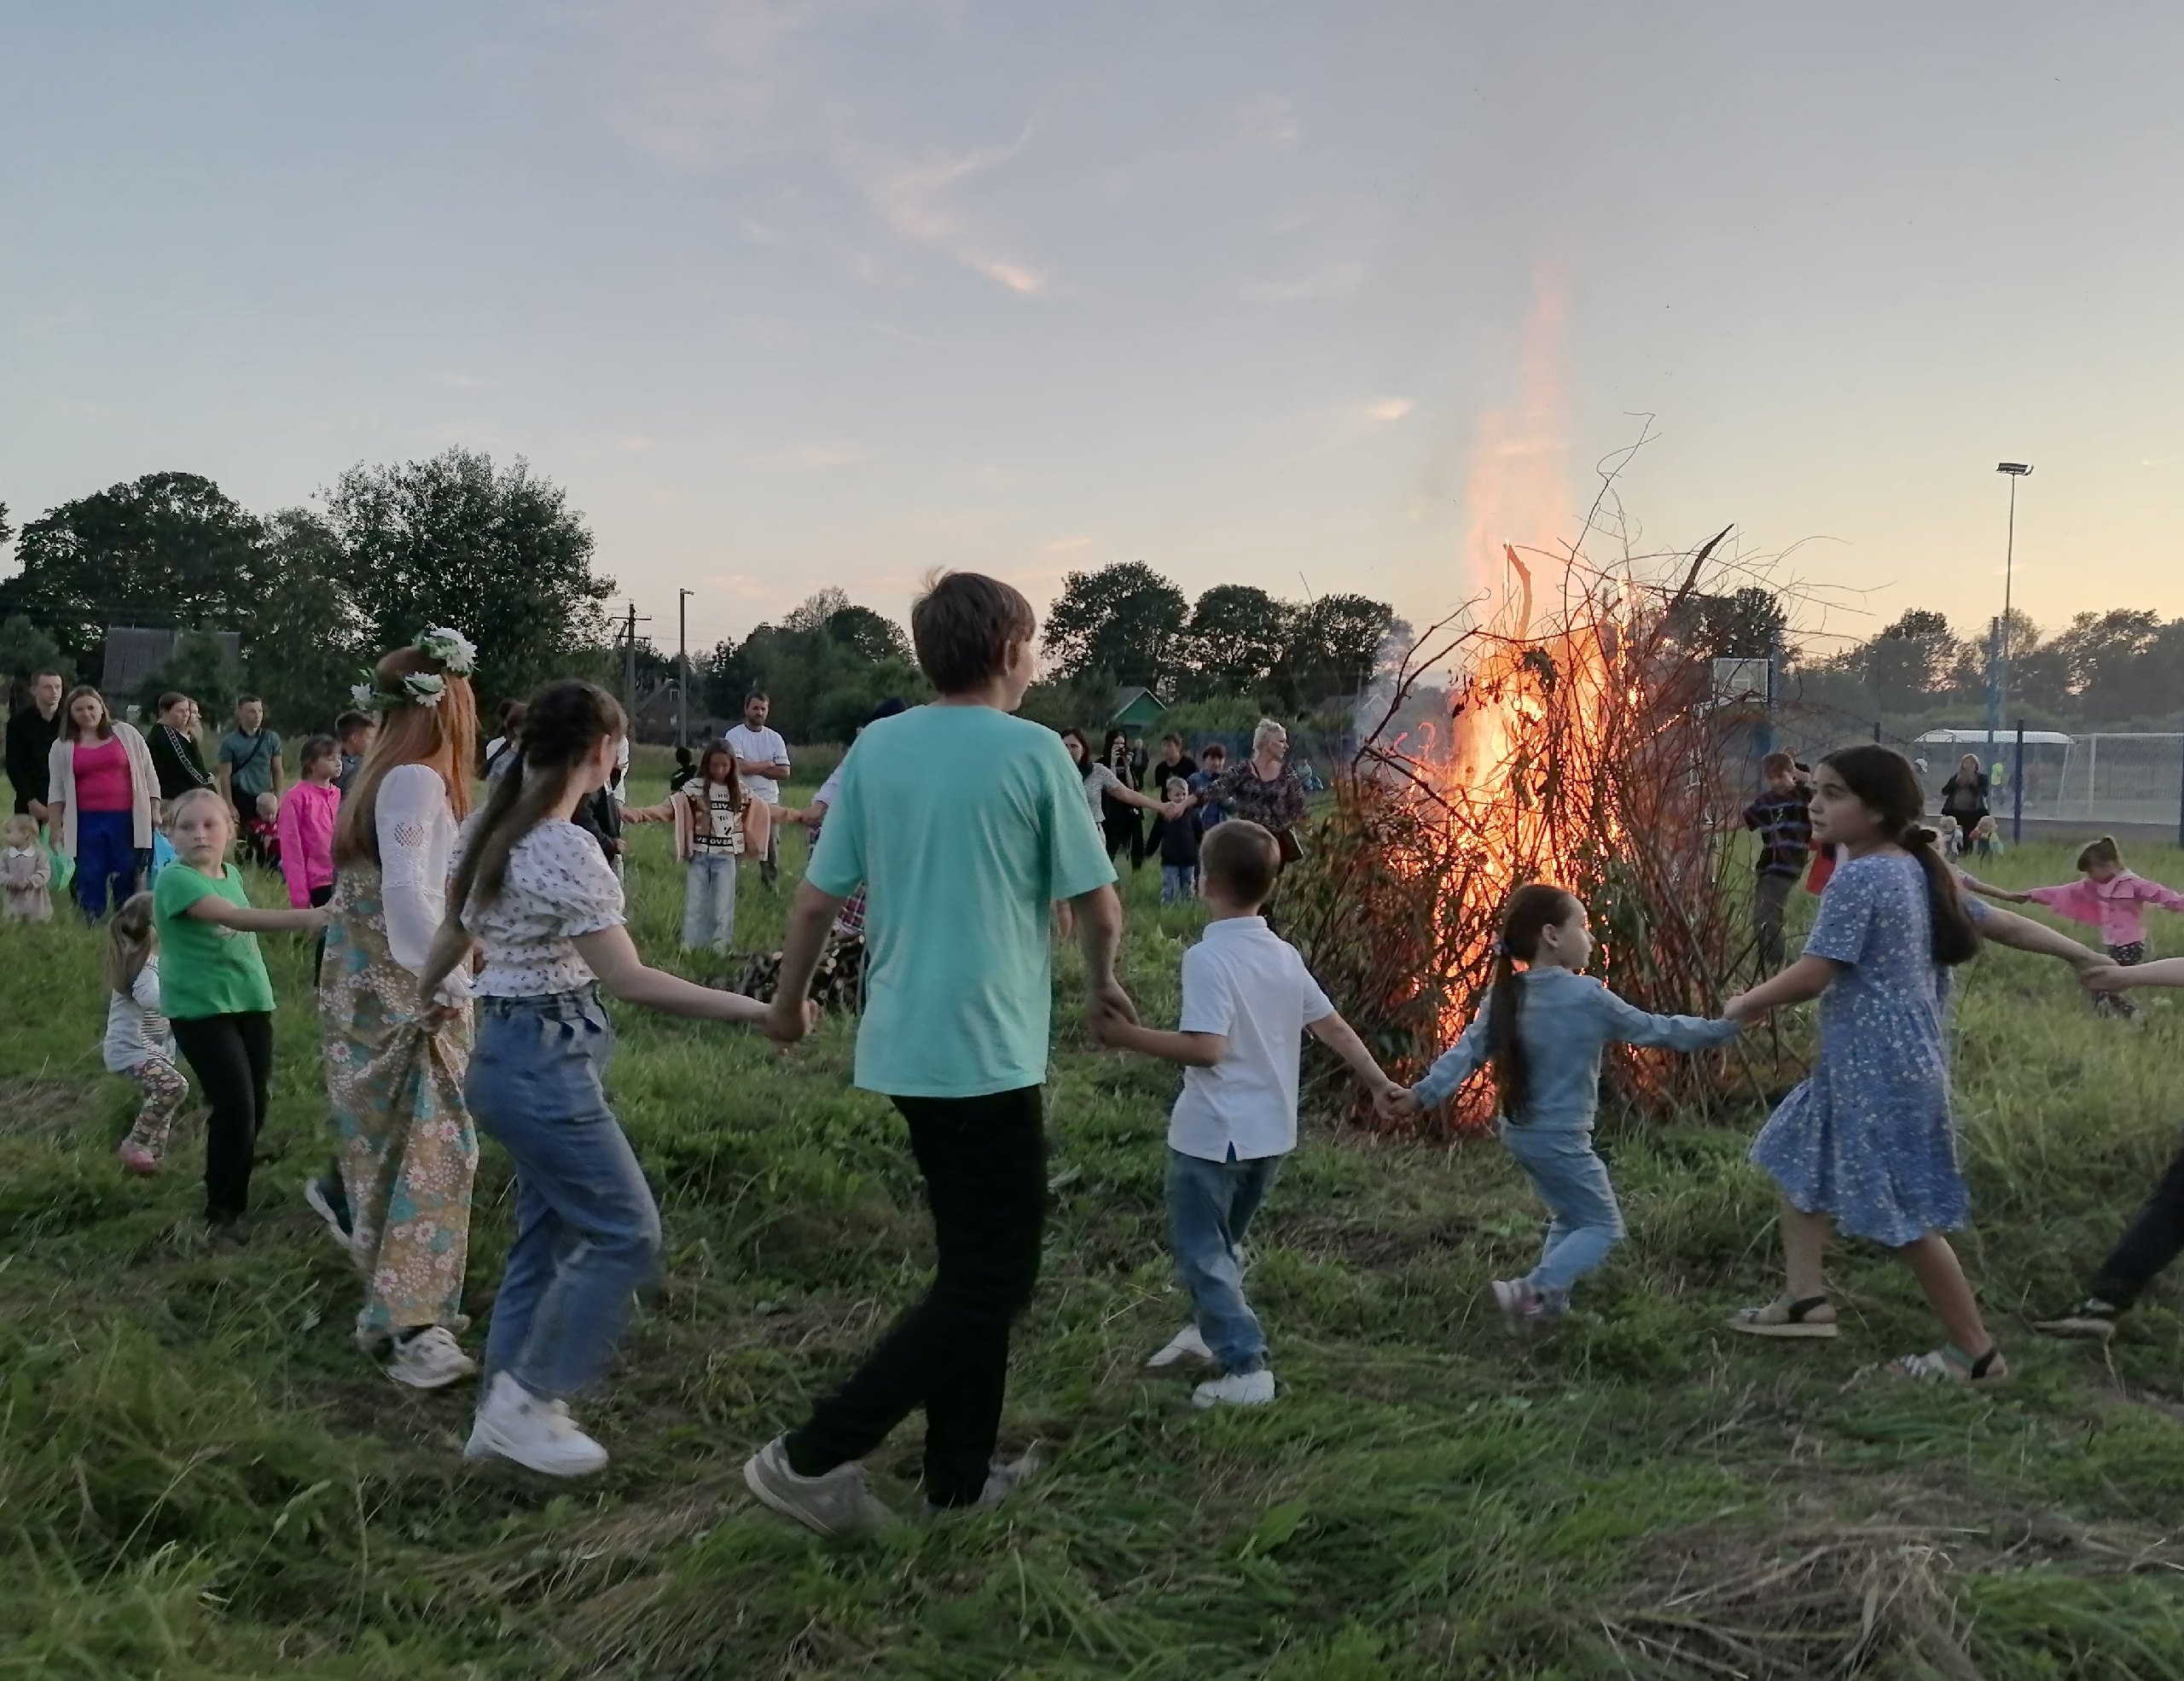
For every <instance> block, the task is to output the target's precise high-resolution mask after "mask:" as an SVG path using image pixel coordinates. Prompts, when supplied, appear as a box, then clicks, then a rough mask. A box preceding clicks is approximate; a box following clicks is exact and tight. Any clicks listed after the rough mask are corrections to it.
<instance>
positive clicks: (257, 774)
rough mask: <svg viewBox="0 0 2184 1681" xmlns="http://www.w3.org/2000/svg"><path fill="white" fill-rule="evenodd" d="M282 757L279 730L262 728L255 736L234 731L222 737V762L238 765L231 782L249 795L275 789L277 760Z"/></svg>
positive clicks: (229, 776)
mask: <svg viewBox="0 0 2184 1681" xmlns="http://www.w3.org/2000/svg"><path fill="white" fill-rule="evenodd" d="M280 756H281V732H280V731H279V730H259V731H258V733H257V734H256V735H255V736H246V735H244V734H243V732H242V731H241V730H229V731H228V733H227V734H226V735H224V736H221V737H220V763H221V764H223V765H232V766H233V767H234V768H233V769H232V770H231V771H229V773H228V781H229V785H230V786H232V787H235V788H241V790H242V791H243V792H244V793H245V794H270V793H271V792H272V791H273V761H274V760H275V759H278V758H279V757H280Z"/></svg>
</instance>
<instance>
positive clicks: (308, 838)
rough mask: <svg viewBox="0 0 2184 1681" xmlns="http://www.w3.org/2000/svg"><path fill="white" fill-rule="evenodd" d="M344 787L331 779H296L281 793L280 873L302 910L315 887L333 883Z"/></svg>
mask: <svg viewBox="0 0 2184 1681" xmlns="http://www.w3.org/2000/svg"><path fill="white" fill-rule="evenodd" d="M340 809H341V790H340V788H336V787H334V784H333V783H332V782H297V783H294V784H293V786H291V787H290V788H289V789H288V792H287V793H286V794H282V796H281V817H280V823H279V829H280V835H281V874H282V875H285V876H286V877H288V903H289V904H293V906H295V908H296V909H297V910H302V909H304V907H305V906H306V905H308V904H310V903H311V889H312V888H313V887H332V886H333V885H334V817H335V815H336V814H337V813H339V812H340Z"/></svg>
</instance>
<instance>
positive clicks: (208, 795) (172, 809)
mask: <svg viewBox="0 0 2184 1681" xmlns="http://www.w3.org/2000/svg"><path fill="white" fill-rule="evenodd" d="M206 800H211V801H212V805H213V806H214V807H215V809H217V810H218V811H219V813H220V815H221V816H223V817H225V818H226V819H227V820H228V832H229V834H230V835H232V834H234V833H235V807H234V806H230V805H229V804H228V802H227V801H226V800H223V799H221V798H220V796H219V795H218V794H216V793H215V792H213V790H212V789H211V788H184V789H183V791H182V792H181V793H180V794H177V795H175V797H174V798H173V799H171V800H168V801H167V802H166V811H165V812H164V813H163V814H162V816H161V818H160V827H161V828H163V829H166V832H167V833H168V834H169V835H171V834H173V833H174V826H175V825H176V824H177V823H180V822H181V821H182V814H183V812H184V811H188V810H189V808H190V807H191V806H196V805H200V804H202V803H203V802H204V801H206Z"/></svg>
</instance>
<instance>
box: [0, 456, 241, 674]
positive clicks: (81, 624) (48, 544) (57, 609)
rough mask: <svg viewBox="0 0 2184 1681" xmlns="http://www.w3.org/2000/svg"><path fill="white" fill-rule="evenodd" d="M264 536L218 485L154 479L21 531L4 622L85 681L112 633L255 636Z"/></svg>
mask: <svg viewBox="0 0 2184 1681" xmlns="http://www.w3.org/2000/svg"><path fill="white" fill-rule="evenodd" d="M262 536H263V532H262V528H261V526H260V525H259V522H258V520H257V519H256V518H255V517H254V516H253V515H251V514H249V513H247V511H245V510H244V509H242V508H241V506H239V505H238V504H237V503H235V501H233V500H232V499H231V498H230V497H228V496H227V495H226V494H225V493H224V492H223V491H222V490H221V489H220V487H219V486H218V485H216V484H214V483H213V482H212V480H210V479H206V478H203V477H200V475H199V474H195V473H148V474H145V475H144V476H143V477H142V478H141V479H136V480H131V481H130V482H128V483H126V484H119V485H113V486H108V487H107V489H105V490H102V491H99V492H95V493H94V494H92V495H90V496H86V497H78V498H77V499H76V500H75V501H73V502H67V503H61V506H60V507H58V508H55V509H53V510H52V511H51V512H49V513H48V514H47V515H45V516H44V518H42V519H38V520H33V521H31V523H30V524H29V525H27V526H24V527H23V534H22V538H21V540H20V543H18V544H17V545H16V559H17V560H18V561H20V563H21V568H22V569H21V572H20V573H19V574H18V576H16V577H15V579H12V580H10V582H9V585H8V588H7V596H8V611H9V612H10V613H18V614H24V615H25V616H26V617H27V618H29V619H31V620H32V622H33V623H35V624H37V625H40V626H41V627H43V628H44V630H45V631H47V632H48V633H49V635H51V636H52V637H54V638H55V641H57V642H58V643H60V645H61V650H62V651H63V652H64V653H65V654H67V655H68V657H69V658H70V660H72V661H73V662H74V664H75V665H76V666H78V669H88V668H89V667H90V666H91V665H92V663H93V656H94V655H95V654H96V652H97V650H98V647H99V644H100V643H101V642H102V639H103V638H104V636H105V633H106V628H107V625H151V626H164V625H180V626H183V627H184V628H189V629H214V628H218V629H228V630H238V631H245V632H246V633H247V631H248V629H249V626H250V623H251V617H252V614H253V612H254V610H255V607H256V603H257V602H258V596H259V594H260V591H261V590H262V587H263V585H264V564H263V563H264V555H263V547H262V542H261V539H262Z"/></svg>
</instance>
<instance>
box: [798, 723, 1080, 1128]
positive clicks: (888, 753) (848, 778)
mask: <svg viewBox="0 0 2184 1681" xmlns="http://www.w3.org/2000/svg"><path fill="white" fill-rule="evenodd" d="M804 875H805V878H806V879H807V880H809V881H810V882H811V884H812V885H813V886H814V887H817V888H818V889H819V890H820V891H821V892H822V893H830V894H833V895H834V896H835V897H836V898H847V897H848V896H849V895H850V894H851V893H854V892H855V891H856V890H857V886H858V884H859V883H860V882H862V883H863V885H864V887H865V912H864V929H865V935H864V937H865V955H866V963H865V992H864V1019H863V1021H862V1023H861V1024H860V1025H859V1026H858V1028H857V1074H856V1079H857V1084H858V1085H861V1086H863V1088H864V1089H865V1090H866V1091H879V1092H884V1093H886V1095H887V1096H892V1097H979V1096H985V1095H986V1094H987V1093H989V1092H994V1091H1017V1090H1019V1089H1020V1088H1021V1087H1024V1086H1027V1085H1042V1084H1043V1083H1044V1081H1045V1079H1046V1078H1047V1050H1048V1028H1049V1026H1050V1021H1051V1018H1052V1016H1053V1013H1054V935H1053V922H1052V916H1051V911H1050V909H1049V907H1051V906H1052V904H1054V901H1055V900H1056V899H1074V898H1075V897H1076V896H1077V894H1079V893H1089V892H1091V891H1092V890H1093V889H1094V888H1095V887H1101V886H1104V885H1105V884H1106V883H1107V882H1109V881H1113V880H1114V879H1115V870H1114V866H1113V865H1112V864H1109V863H1108V862H1107V848H1106V846H1104V845H1103V844H1102V842H1101V836H1100V831H1099V829H1098V827H1097V825H1095V823H1093V821H1092V816H1091V813H1090V811H1088V810H1087V809H1086V806H1085V803H1084V787H1083V779H1082V778H1080V777H1078V776H1077V767H1076V765H1072V763H1071V762H1070V758H1069V750H1068V749H1067V748H1066V747H1063V746H1062V744H1061V737H1060V736H1057V735H1055V734H1054V731H1053V730H1048V729H1046V728H1044V727H1043V726H1042V725H1040V724H1031V723H1028V722H1026V721H1025V720H1024V719H1023V718H1011V717H1010V716H1009V715H1008V713H1002V712H996V710H995V709H994V708H992V707H914V708H913V709H912V710H910V711H909V712H906V713H903V714H901V715H900V716H899V717H896V718H883V719H881V720H880V722H879V723H877V724H874V725H872V726H871V727H870V728H869V729H868V730H866V731H865V732H864V733H863V735H862V736H858V737H857V745H856V746H855V747H852V748H851V750H850V754H849V757H848V758H847V759H845V760H844V761H843V762H842V782H841V788H840V791H839V798H838V799H837V800H835V802H834V805H832V806H829V807H828V810H827V822H826V826H825V827H824V828H823V829H821V831H820V835H819V846H818V849H817V851H816V852H815V853H814V854H813V857H812V859H811V863H810V867H809V868H808V869H807V870H805V872H804Z"/></svg>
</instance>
